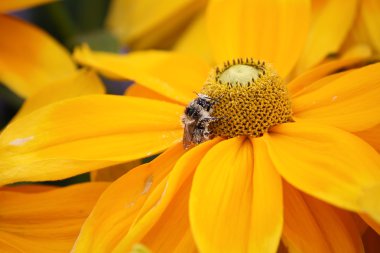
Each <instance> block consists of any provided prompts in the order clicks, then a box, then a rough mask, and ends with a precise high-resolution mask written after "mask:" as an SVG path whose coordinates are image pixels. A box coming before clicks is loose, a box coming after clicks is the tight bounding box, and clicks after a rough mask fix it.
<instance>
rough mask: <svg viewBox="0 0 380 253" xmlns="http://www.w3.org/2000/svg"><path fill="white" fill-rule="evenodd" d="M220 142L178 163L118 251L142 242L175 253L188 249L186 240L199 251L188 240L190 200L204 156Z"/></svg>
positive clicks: (155, 249)
mask: <svg viewBox="0 0 380 253" xmlns="http://www.w3.org/2000/svg"><path fill="white" fill-rule="evenodd" d="M219 141H220V139H219V138H218V139H214V140H212V141H208V142H205V143H203V144H201V145H198V146H196V147H194V148H193V149H191V150H190V151H188V152H187V153H186V154H184V155H183V156H182V157H181V158H180V159H179V160H178V162H177V163H176V165H175V166H174V168H173V170H172V171H171V172H170V174H169V175H168V177H167V180H165V182H162V185H161V189H158V187H157V189H155V190H154V192H152V194H151V196H149V198H148V199H147V201H146V203H145V204H144V206H143V208H142V209H141V210H140V213H139V215H138V216H137V217H136V220H135V222H134V224H133V226H132V227H131V229H130V231H129V232H128V235H127V236H126V237H125V238H124V239H123V240H122V241H121V242H120V243H119V244H118V246H117V248H116V249H115V251H117V252H125V251H127V250H128V248H130V247H131V245H133V244H134V243H136V242H142V243H143V244H144V245H147V246H148V247H149V248H150V249H152V251H153V252H163V253H165V252H175V250H176V248H177V247H184V246H185V245H182V246H180V245H179V244H180V242H181V241H182V240H183V239H185V242H184V243H186V244H187V246H189V247H190V249H191V248H195V243H194V240H193V239H192V237H191V238H188V237H189V233H191V232H190V225H189V218H188V201H189V193H190V189H191V185H192V179H193V174H194V171H195V169H196V168H197V166H198V164H199V162H200V161H201V159H202V158H203V156H204V155H205V154H206V153H207V151H208V150H209V149H210V148H211V147H212V146H214V145H215V144H216V143H217V142H219ZM190 249H188V250H190ZM177 250H178V249H177ZM179 252H180V251H179Z"/></svg>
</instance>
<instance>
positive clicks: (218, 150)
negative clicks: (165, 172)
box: [189, 137, 253, 253]
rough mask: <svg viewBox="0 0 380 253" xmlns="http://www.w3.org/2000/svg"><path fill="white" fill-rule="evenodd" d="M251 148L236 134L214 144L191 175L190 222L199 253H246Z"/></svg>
mask: <svg viewBox="0 0 380 253" xmlns="http://www.w3.org/2000/svg"><path fill="white" fill-rule="evenodd" d="M252 181H253V150H252V144H251V143H250V141H249V139H246V138H244V137H236V138H232V139H229V140H225V141H222V142H220V143H219V144H217V145H215V146H214V147H213V148H212V149H211V150H210V151H209V152H208V153H207V154H206V156H205V157H204V158H203V160H202V161H201V163H200V164H199V166H198V168H197V171H196V172H195V175H194V180H193V186H192V189H191V193H190V202H189V203H190V204H189V205H190V223H191V228H192V231H193V236H194V239H195V241H196V243H197V246H198V248H199V251H200V252H209V253H213V252H218V253H223V252H247V250H248V245H249V240H250V231H251V229H252V227H251V226H252V224H251V221H252V220H251V214H252V213H251V210H252V209H251V208H252V197H253V196H252V195H253V190H252V187H253V186H252V183H253V182H252Z"/></svg>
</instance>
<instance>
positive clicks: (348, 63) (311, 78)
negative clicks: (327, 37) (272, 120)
mask: <svg viewBox="0 0 380 253" xmlns="http://www.w3.org/2000/svg"><path fill="white" fill-rule="evenodd" d="M365 62H366V60H364V59H363V58H355V59H351V58H347V59H336V60H333V61H330V62H327V63H324V64H321V65H319V66H317V67H315V68H313V69H311V70H308V71H305V72H303V73H302V74H301V75H299V76H298V77H297V78H295V79H294V80H292V81H291V82H290V83H289V84H288V89H289V91H290V92H291V93H292V95H293V96H295V95H296V94H297V93H299V92H302V89H304V88H305V87H308V86H309V85H310V84H311V83H313V82H315V81H317V80H319V79H320V78H322V77H325V76H327V75H330V74H334V73H337V72H339V71H341V70H342V69H351V68H355V67H357V66H360V65H362V64H364V63H365Z"/></svg>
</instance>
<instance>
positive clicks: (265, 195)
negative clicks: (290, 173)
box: [248, 138, 283, 253]
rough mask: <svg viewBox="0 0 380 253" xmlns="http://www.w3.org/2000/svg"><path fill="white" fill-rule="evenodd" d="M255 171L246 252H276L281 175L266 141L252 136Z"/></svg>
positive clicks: (280, 224) (281, 219) (280, 211)
mask: <svg viewBox="0 0 380 253" xmlns="http://www.w3.org/2000/svg"><path fill="white" fill-rule="evenodd" d="M252 142H253V144H254V146H253V147H254V150H255V153H254V172H253V203H252V211H251V213H252V218H251V231H250V233H251V235H250V240H249V242H250V245H249V251H248V252H262V253H265V252H277V248H278V246H279V242H280V239H281V234H282V226H283V206H282V202H283V201H282V182H281V177H280V175H279V174H278V173H277V171H276V169H275V168H274V166H273V164H272V162H271V161H270V157H269V155H268V152H267V151H266V147H265V143H264V142H263V141H262V140H261V139H260V138H253V139H252Z"/></svg>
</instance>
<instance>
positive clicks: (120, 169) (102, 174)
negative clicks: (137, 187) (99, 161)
mask: <svg viewBox="0 0 380 253" xmlns="http://www.w3.org/2000/svg"><path fill="white" fill-rule="evenodd" d="M141 164H142V160H136V161H132V162H128V163H123V164H117V165H114V166H111V167H107V168H104V169H100V170H95V171H91V174H90V176H91V181H100V182H113V181H115V180H116V179H118V178H119V177H121V176H122V175H124V174H125V173H127V172H128V171H130V170H131V169H133V168H135V167H137V166H139V165H141Z"/></svg>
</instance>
